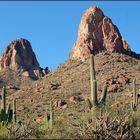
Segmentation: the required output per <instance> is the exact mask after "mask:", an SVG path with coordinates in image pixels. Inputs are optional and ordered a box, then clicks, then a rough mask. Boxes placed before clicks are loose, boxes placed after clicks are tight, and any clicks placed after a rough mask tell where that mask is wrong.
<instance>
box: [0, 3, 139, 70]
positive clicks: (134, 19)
mask: <svg viewBox="0 0 140 140" xmlns="http://www.w3.org/2000/svg"><path fill="white" fill-rule="evenodd" d="M91 5H92V6H94V5H95V6H99V7H100V8H101V9H102V10H103V12H104V14H105V15H106V16H108V17H110V18H111V19H112V21H113V23H114V24H116V25H117V26H118V28H119V30H120V32H121V34H122V36H123V37H124V38H125V39H126V40H127V41H128V42H129V44H130V46H131V49H132V50H133V51H136V52H137V53H140V47H139V46H140V27H139V25H140V17H139V16H140V2H132V1H131V2H129V1H127V2H121V1H118V2H117V1H116V2H111V1H105V2H60V1H59V2H51V1H48V2H47V1H46V2H0V54H2V52H3V50H4V48H5V47H6V46H7V45H8V44H9V43H10V42H11V41H12V40H15V39H18V38H26V39H28V40H29V41H30V42H31V45H32V47H33V50H34V52H35V53H36V56H37V59H38V61H39V63H40V65H41V66H42V67H46V66H48V67H49V68H50V69H55V68H56V67H57V66H58V65H59V64H62V63H64V62H65V61H66V60H67V59H68V56H69V53H70V52H71V50H72V47H73V44H74V42H75V41H76V38H77V31H78V26H79V23H80V20H81V17H82V14H83V12H84V11H85V10H86V9H87V8H88V7H89V6H91Z"/></svg>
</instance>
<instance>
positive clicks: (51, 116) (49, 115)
mask: <svg viewBox="0 0 140 140" xmlns="http://www.w3.org/2000/svg"><path fill="white" fill-rule="evenodd" d="M47 122H48V125H49V129H50V130H52V129H53V122H54V114H53V108H52V102H50V112H49V113H47Z"/></svg>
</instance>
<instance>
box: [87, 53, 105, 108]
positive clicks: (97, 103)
mask: <svg viewBox="0 0 140 140" xmlns="http://www.w3.org/2000/svg"><path fill="white" fill-rule="evenodd" d="M90 83H91V100H89V99H88V100H87V104H88V106H89V108H92V107H93V108H98V107H103V106H104V105H105V102H106V95H107V86H106V85H104V86H103V90H102V96H101V98H100V100H99V101H98V99H97V80H96V72H95V65H94V56H93V54H91V55H90ZM91 106H92V107H91Z"/></svg>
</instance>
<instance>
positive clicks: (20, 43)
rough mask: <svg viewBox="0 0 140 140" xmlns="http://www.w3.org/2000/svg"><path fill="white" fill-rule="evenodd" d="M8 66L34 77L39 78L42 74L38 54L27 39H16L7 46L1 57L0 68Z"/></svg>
mask: <svg viewBox="0 0 140 140" xmlns="http://www.w3.org/2000/svg"><path fill="white" fill-rule="evenodd" d="M6 68H10V69H12V70H14V71H18V72H21V73H22V75H24V76H29V77H31V78H33V79H38V78H39V77H40V76H41V75H42V69H41V68H40V66H39V63H38V61H37V59H36V55H35V53H34V52H33V50H32V46H31V44H30V42H29V41H28V40H26V39H18V40H14V41H12V42H11V43H10V44H9V45H8V46H7V47H6V49H5V50H4V52H3V54H2V56H1V59H0V70H2V69H6Z"/></svg>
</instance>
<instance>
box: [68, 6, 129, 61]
mask: <svg viewBox="0 0 140 140" xmlns="http://www.w3.org/2000/svg"><path fill="white" fill-rule="evenodd" d="M104 50H107V51H110V52H119V53H125V52H127V51H130V48H129V45H128V43H127V41H125V40H124V39H123V38H122V36H121V34H120V32H119V29H118V28H117V26H116V25H114V24H113V23H112V21H111V19H110V18H108V17H106V16H104V13H103V12H102V10H101V9H100V8H99V7H95V6H91V7H89V8H88V9H87V10H86V11H85V13H84V14H83V17H82V19H81V22H80V25H79V30H78V37H77V41H76V43H75V44H74V46H73V50H72V52H71V54H70V59H80V60H83V61H84V60H85V59H87V58H88V56H89V54H91V53H93V54H96V53H99V52H101V51H104Z"/></svg>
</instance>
